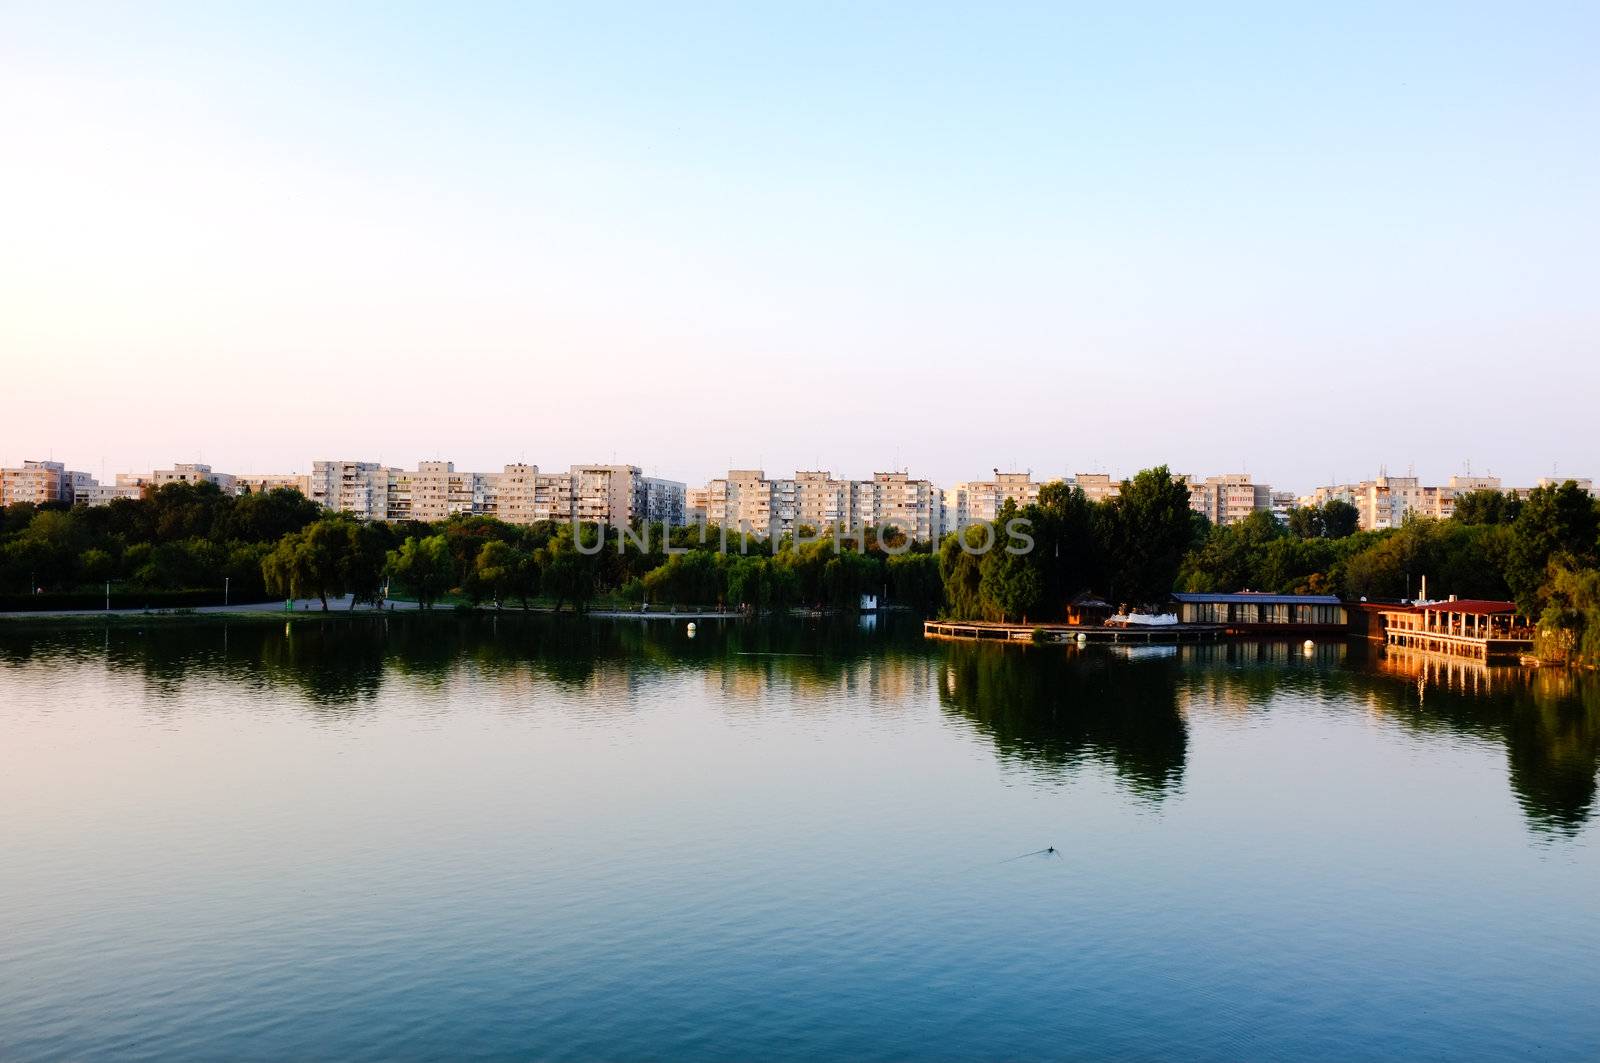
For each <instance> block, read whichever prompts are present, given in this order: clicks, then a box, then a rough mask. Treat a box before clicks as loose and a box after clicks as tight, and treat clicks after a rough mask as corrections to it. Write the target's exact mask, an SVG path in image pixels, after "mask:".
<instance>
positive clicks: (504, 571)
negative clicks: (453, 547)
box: [474, 539, 539, 612]
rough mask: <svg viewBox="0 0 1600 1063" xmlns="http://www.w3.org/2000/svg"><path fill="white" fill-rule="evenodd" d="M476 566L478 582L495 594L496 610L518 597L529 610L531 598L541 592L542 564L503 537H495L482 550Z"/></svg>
mask: <svg viewBox="0 0 1600 1063" xmlns="http://www.w3.org/2000/svg"><path fill="white" fill-rule="evenodd" d="M474 565H475V567H476V575H477V578H476V583H477V585H478V586H480V587H483V588H486V589H487V590H488V591H489V593H490V594H491V595H492V596H493V598H494V607H495V608H496V609H499V608H500V607H501V603H502V602H503V601H504V600H505V599H506V598H509V597H513V596H515V597H517V598H520V599H521V600H522V608H523V611H524V612H526V611H527V608H528V599H529V598H530V597H532V596H533V595H534V594H537V593H538V591H539V566H538V563H537V562H536V561H535V560H534V558H533V555H532V554H530V553H529V552H528V551H526V550H524V549H522V548H521V547H519V546H514V545H512V544H511V543H509V542H506V541H505V540H503V539H491V540H489V541H488V542H486V543H484V544H483V546H482V548H480V549H479V550H478V556H477V559H476V560H475V561H474Z"/></svg>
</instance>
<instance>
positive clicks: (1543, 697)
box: [1360, 647, 1600, 833]
mask: <svg viewBox="0 0 1600 1063" xmlns="http://www.w3.org/2000/svg"><path fill="white" fill-rule="evenodd" d="M1360 664H1361V666H1362V667H1363V668H1364V670H1365V672H1366V673H1367V674H1366V675H1364V676H1363V677H1362V678H1363V679H1365V680H1367V681H1369V682H1370V676H1372V675H1379V676H1384V677H1388V678H1390V679H1392V680H1397V682H1386V683H1383V685H1382V687H1381V689H1382V692H1383V697H1382V700H1381V703H1380V704H1381V708H1382V709H1383V711H1385V712H1387V713H1388V714H1390V715H1392V716H1393V717H1395V718H1396V719H1399V720H1402V721H1404V722H1406V723H1407V724H1408V725H1410V726H1412V727H1415V728H1417V729H1419V730H1427V731H1432V730H1441V731H1449V732H1451V733H1454V734H1471V735H1476V736H1478V737H1482V738H1488V739H1492V740H1496V741H1499V742H1500V743H1501V744H1502V745H1504V746H1505V750H1506V766H1507V774H1508V777H1509V781H1510V784H1511V791H1512V793H1513V794H1515V795H1516V798H1517V801H1518V803H1519V804H1521V806H1522V810H1523V813H1524V815H1526V816H1527V818H1528V822H1529V824H1530V825H1532V826H1533V827H1535V828H1536V829H1540V830H1552V831H1557V832H1560V833H1573V832H1575V831H1577V830H1578V829H1579V828H1580V827H1582V826H1583V825H1584V824H1585V823H1587V822H1588V820H1589V817H1590V816H1591V815H1592V814H1593V812H1594V804H1595V792H1596V784H1597V778H1596V776H1597V773H1600V676H1597V675H1595V674H1594V673H1591V672H1573V671H1568V670H1566V669H1551V668H1538V669H1527V668H1520V667H1517V666H1515V665H1485V664H1482V663H1480V662H1477V661H1464V660H1455V659H1446V658H1441V657H1438V656H1436V655H1430V654H1418V653H1406V652H1399V653H1396V652H1393V651H1388V652H1385V650H1384V649H1383V648H1381V647H1372V648H1370V649H1369V650H1367V651H1365V652H1364V654H1363V655H1362V658H1361V661H1360Z"/></svg>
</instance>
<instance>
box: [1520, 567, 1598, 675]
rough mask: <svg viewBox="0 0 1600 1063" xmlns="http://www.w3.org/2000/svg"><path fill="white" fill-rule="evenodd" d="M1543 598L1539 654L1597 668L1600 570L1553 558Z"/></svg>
mask: <svg viewBox="0 0 1600 1063" xmlns="http://www.w3.org/2000/svg"><path fill="white" fill-rule="evenodd" d="M1543 596H1544V599H1545V601H1546V602H1547V604H1546V605H1545V607H1544V613H1543V614H1542V615H1541V616H1540V618H1539V631H1538V636H1537V640H1536V641H1537V646H1536V648H1537V650H1538V652H1539V655H1540V656H1541V657H1544V658H1546V659H1550V660H1556V661H1571V662H1575V663H1579V664H1585V665H1588V666H1590V667H1597V666H1600V569H1595V568H1594V567H1592V566H1591V567H1587V568H1583V567H1577V566H1574V565H1573V563H1572V561H1571V559H1570V558H1565V557H1560V558H1557V559H1555V560H1554V561H1552V562H1551V564H1550V570H1549V575H1548V578H1547V580H1546V582H1545V585H1544V588H1543Z"/></svg>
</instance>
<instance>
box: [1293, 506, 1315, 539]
mask: <svg viewBox="0 0 1600 1063" xmlns="http://www.w3.org/2000/svg"><path fill="white" fill-rule="evenodd" d="M1288 527H1289V534H1290V535H1293V536H1294V537H1295V538H1297V539H1320V538H1322V507H1321V506H1294V507H1292V508H1291V509H1290V510H1289V517H1288Z"/></svg>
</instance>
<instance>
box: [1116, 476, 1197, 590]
mask: <svg viewBox="0 0 1600 1063" xmlns="http://www.w3.org/2000/svg"><path fill="white" fill-rule="evenodd" d="M1109 515H1110V520H1109V521H1108V522H1107V523H1108V527H1106V528H1105V531H1106V532H1109V533H1111V538H1110V540H1109V542H1108V546H1109V551H1108V552H1109V554H1110V557H1111V560H1112V572H1113V575H1112V580H1111V587H1110V590H1111V593H1112V595H1113V596H1115V597H1116V598H1119V599H1121V600H1124V601H1130V602H1138V603H1146V602H1160V601H1164V600H1165V599H1166V598H1167V596H1168V595H1169V594H1171V593H1172V590H1173V586H1174V584H1175V583H1176V581H1177V578H1178V569H1179V567H1180V566H1181V565H1182V563H1183V558H1184V555H1185V554H1186V553H1187V552H1188V550H1189V546H1190V543H1191V541H1192V539H1193V536H1194V529H1195V522H1194V520H1193V511H1192V510H1191V509H1190V508H1189V488H1188V485H1187V484H1185V483H1184V482H1183V481H1182V480H1179V479H1177V478H1175V477H1174V476H1173V475H1172V473H1171V471H1170V470H1169V469H1168V468H1167V467H1166V466H1165V465H1158V466H1156V467H1155V468H1153V469H1145V470H1143V471H1141V472H1140V473H1139V474H1138V475H1136V476H1135V477H1134V478H1133V479H1132V480H1124V481H1122V490H1121V493H1120V494H1119V495H1118V496H1117V498H1116V500H1115V501H1114V502H1112V504H1111V506H1110V512H1109Z"/></svg>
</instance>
